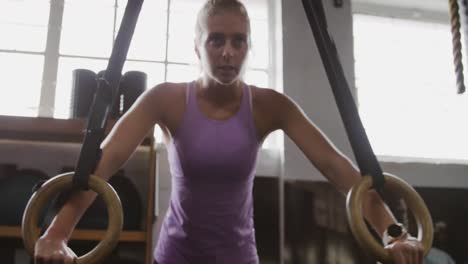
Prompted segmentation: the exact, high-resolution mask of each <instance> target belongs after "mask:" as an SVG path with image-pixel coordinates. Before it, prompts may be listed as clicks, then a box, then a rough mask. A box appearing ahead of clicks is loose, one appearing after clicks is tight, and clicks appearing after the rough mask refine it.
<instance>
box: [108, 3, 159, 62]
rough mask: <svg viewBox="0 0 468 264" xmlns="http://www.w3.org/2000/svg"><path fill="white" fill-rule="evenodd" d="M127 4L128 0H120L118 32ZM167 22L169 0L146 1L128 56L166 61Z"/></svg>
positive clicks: (130, 57)
mask: <svg viewBox="0 0 468 264" xmlns="http://www.w3.org/2000/svg"><path fill="white" fill-rule="evenodd" d="M126 5H127V1H122V0H119V8H118V20H117V27H116V34H117V31H118V29H119V26H120V23H121V21H122V17H123V14H124V11H125V7H126ZM166 24H167V1H156V0H149V1H148V0H147V1H144V2H143V6H142V9H141V11H140V15H139V16H138V21H137V26H136V28H135V33H134V34H133V38H132V42H131V45H130V49H129V51H128V56H127V57H128V58H129V59H142V60H157V61H164V59H165V57H166V28H167V26H166Z"/></svg>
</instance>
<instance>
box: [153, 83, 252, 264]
mask: <svg viewBox="0 0 468 264" xmlns="http://www.w3.org/2000/svg"><path fill="white" fill-rule="evenodd" d="M187 89H188V90H187V93H188V99H187V107H186V111H185V113H184V116H183V118H182V121H181V123H180V125H179V128H178V130H177V131H176V132H175V133H174V135H173V139H172V141H171V143H170V144H168V146H167V148H168V159H169V165H170V170H171V175H172V190H171V197H170V205H169V208H168V210H167V213H166V217H165V219H164V221H163V224H162V227H161V231H160V235H159V240H158V243H157V246H156V249H155V252H154V256H155V259H156V260H157V261H158V263H160V264H202V263H203V264H207V263H210V264H211V263H223V264H256V263H258V262H259V260H258V255H257V249H256V242H255V230H254V223H253V201H252V188H253V182H254V175H255V165H256V162H257V154H258V150H259V147H260V142H259V140H258V139H257V134H256V129H255V124H254V120H253V115H252V111H251V95H250V88H249V87H248V86H244V87H243V93H242V99H241V104H240V108H239V110H238V112H237V113H236V114H235V115H234V116H232V117H230V118H229V119H227V120H215V119H211V118H209V117H207V116H206V115H205V114H204V113H202V112H201V111H200V109H199V107H198V103H197V101H196V91H195V90H196V89H195V82H192V83H190V84H188V85H187Z"/></svg>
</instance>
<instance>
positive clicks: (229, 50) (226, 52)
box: [223, 42, 235, 59]
mask: <svg viewBox="0 0 468 264" xmlns="http://www.w3.org/2000/svg"><path fill="white" fill-rule="evenodd" d="M234 52H235V51H234V47H233V46H232V44H231V43H230V42H226V44H225V45H224V48H223V58H225V59H226V58H231V57H233V56H234Z"/></svg>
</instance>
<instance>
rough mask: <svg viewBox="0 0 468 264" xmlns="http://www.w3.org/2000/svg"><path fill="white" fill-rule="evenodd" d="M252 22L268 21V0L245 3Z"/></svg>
mask: <svg viewBox="0 0 468 264" xmlns="http://www.w3.org/2000/svg"><path fill="white" fill-rule="evenodd" d="M243 3H244V5H245V6H246V8H247V12H248V13H249V17H250V19H251V20H254V19H255V20H267V19H268V0H249V1H243Z"/></svg>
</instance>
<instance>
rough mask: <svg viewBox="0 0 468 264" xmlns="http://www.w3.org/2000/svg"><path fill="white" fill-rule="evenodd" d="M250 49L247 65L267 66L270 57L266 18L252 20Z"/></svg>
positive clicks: (261, 67) (255, 66)
mask: <svg viewBox="0 0 468 264" xmlns="http://www.w3.org/2000/svg"><path fill="white" fill-rule="evenodd" d="M251 27H252V29H251V30H252V33H251V35H252V36H251V37H252V50H251V54H250V58H249V66H250V67H252V68H260V69H266V68H268V63H269V58H270V45H269V43H270V41H269V38H268V23H267V21H266V20H252V21H251Z"/></svg>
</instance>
